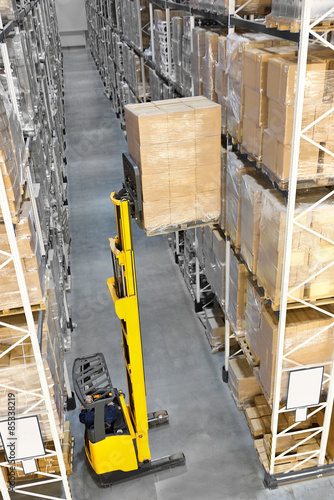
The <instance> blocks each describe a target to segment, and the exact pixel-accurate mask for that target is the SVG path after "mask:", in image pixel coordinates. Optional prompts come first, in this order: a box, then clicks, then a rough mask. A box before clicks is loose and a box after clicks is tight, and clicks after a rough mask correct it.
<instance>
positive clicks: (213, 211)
mask: <svg viewBox="0 0 334 500" xmlns="http://www.w3.org/2000/svg"><path fill="white" fill-rule="evenodd" d="M150 117H152V122H150ZM125 118H126V125H127V134H128V149H129V153H130V155H131V157H132V158H133V160H134V161H135V162H136V164H137V165H138V166H139V171H140V174H141V184H142V195H143V216H144V221H143V222H144V228H145V230H146V234H148V235H150V234H157V233H158V232H159V228H160V232H168V228H170V230H171V231H172V230H175V226H177V225H187V224H191V223H195V222H202V223H211V222H217V221H218V220H219V216H220V189H221V173H220V161H221V107H220V106H219V105H218V104H215V103H213V102H211V101H209V100H208V99H206V98H205V97H200V96H198V97H192V98H190V97H188V98H182V99H169V100H166V101H153V102H151V103H148V104H130V105H127V106H126V107H125ZM157 136H159V138H158V140H156V137H157Z"/></svg>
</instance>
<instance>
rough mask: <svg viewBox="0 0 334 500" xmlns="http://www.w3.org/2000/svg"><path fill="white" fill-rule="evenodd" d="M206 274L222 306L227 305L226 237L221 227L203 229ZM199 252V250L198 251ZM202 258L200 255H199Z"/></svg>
mask: <svg viewBox="0 0 334 500" xmlns="http://www.w3.org/2000/svg"><path fill="white" fill-rule="evenodd" d="M202 241H203V256H204V259H203V268H204V274H205V276H206V278H207V280H208V282H209V284H210V285H211V287H212V290H213V291H214V293H215V295H216V298H217V301H218V303H219V304H220V306H221V307H224V305H225V239H224V236H223V235H222V232H221V231H220V230H219V229H212V228H210V227H209V226H206V227H205V228H204V231H203V240H202ZM197 254H198V252H197ZM199 259H200V257H199Z"/></svg>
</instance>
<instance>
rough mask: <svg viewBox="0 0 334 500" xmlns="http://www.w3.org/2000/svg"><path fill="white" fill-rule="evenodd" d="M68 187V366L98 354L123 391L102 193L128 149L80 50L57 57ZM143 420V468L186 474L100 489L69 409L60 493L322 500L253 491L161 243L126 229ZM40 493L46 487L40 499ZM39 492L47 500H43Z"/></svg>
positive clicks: (210, 362)
mask: <svg viewBox="0 0 334 500" xmlns="http://www.w3.org/2000/svg"><path fill="white" fill-rule="evenodd" d="M64 62H65V100H66V117H67V122H66V123H67V128H66V132H67V137H66V141H67V146H68V149H67V159H68V165H69V168H68V174H69V175H68V177H69V203H70V226H71V236H72V246H71V264H72V276H73V289H72V293H71V296H70V303H71V307H72V317H73V320H74V321H75V322H76V323H77V325H78V327H77V329H76V330H75V332H74V334H73V348H72V352H71V353H69V354H67V363H68V366H69V368H70V370H71V366H72V362H73V360H74V359H75V358H76V357H78V356H81V355H83V354H90V353H93V352H98V351H103V352H104V354H105V357H106V360H107V362H108V365H109V370H110V373H111V377H112V380H113V383H114V385H115V386H116V387H118V388H119V389H124V391H125V392H126V383H125V373H124V365H123V358H122V351H121V346H120V344H121V334H120V326H119V321H118V318H117V317H116V315H115V312H114V307H113V304H112V301H111V298H110V296H109V295H108V292H107V287H106V280H107V278H109V277H110V276H111V275H112V266H111V258H110V250H109V245H108V238H109V237H110V236H114V235H115V234H116V227H115V216H114V207H113V205H112V203H111V202H110V200H109V195H110V192H111V191H112V190H114V189H117V188H119V187H120V186H121V182H122V163H121V153H122V152H123V151H126V149H127V145H126V141H125V140H124V137H123V134H122V132H121V130H120V127H119V124H118V122H117V120H116V118H115V116H114V115H113V112H112V109H111V103H110V101H109V100H108V99H107V98H106V97H105V96H104V95H103V85H102V83H101V80H100V77H99V74H98V72H97V71H96V68H95V65H94V63H93V60H92V58H91V57H90V54H89V52H88V51H86V50H84V49H71V50H67V51H65V52H64ZM133 233H134V246H135V256H136V269H137V282H138V293H139V301H140V315H141V326H142V337H143V350H144V359H145V373H146V385H147V404H148V410H149V411H153V410H157V409H161V408H162V409H167V410H168V412H169V415H170V423H169V425H167V426H165V427H162V428H161V429H155V430H152V431H150V447H151V452H152V458H158V457H160V456H164V455H167V454H170V453H174V452H179V451H183V452H184V453H185V455H186V460H187V462H186V466H184V467H181V468H178V469H174V470H173V471H165V472H161V473H157V474H154V475H150V476H146V477H142V478H139V479H135V480H132V481H128V482H126V483H122V484H118V485H116V486H113V487H112V488H111V489H110V488H109V489H99V488H98V487H97V486H96V485H95V484H94V482H93V480H92V478H91V476H90V474H89V470H88V467H87V464H86V461H85V456H84V450H83V427H82V425H81V424H80V423H79V421H78V410H76V411H75V412H72V413H69V414H68V416H67V418H68V420H70V422H71V429H72V432H73V434H74V436H75V439H76V445H75V458H74V473H73V475H72V476H70V484H71V489H72V494H73V498H74V499H75V500H88V499H91V498H95V497H97V496H98V497H99V500H104V499H113V498H114V499H118V500H155V499H157V500H179V499H185V500H187V499H189V500H190V499H192V500H202V499H203V498H208V499H210V500H218V499H219V500H221V499H224V500H230V499H234V500H236V499H237V500H254V499H260V500H262V499H267V498H269V499H275V500H276V499H279V500H283V499H284V500H285V499H289V500H290V499H291V500H292V499H303V500H304V499H312V500H317V499H319V500H320V499H327V498H333V497H334V489H333V485H334V479H332V478H322V479H316V480H312V481H308V482H304V483H299V484H293V485H289V486H284V487H281V488H280V489H278V490H275V491H269V490H266V489H265V488H264V487H263V484H262V479H263V469H262V466H261V465H260V462H259V460H258V456H257V454H256V452H255V450H254V447H253V441H252V439H251V437H250V433H249V430H248V427H247V424H246V420H245V417H244V415H243V413H242V412H239V411H238V410H237V408H236V406H235V404H234V403H233V401H232V399H231V396H230V394H229V392H228V388H227V386H226V385H225V384H224V383H223V382H222V380H221V366H222V365H223V364H224V359H223V353H219V354H211V352H210V348H209V345H208V343H207V340H206V338H205V335H204V331H203V328H202V326H201V324H200V322H199V321H198V319H197V317H196V315H195V313H194V312H193V305H192V301H191V299H190V296H189V294H188V291H187V289H186V287H185V284H184V282H183V279H182V277H181V274H180V272H179V270H178V267H177V266H176V265H175V264H174V261H173V258H172V253H171V251H170V249H169V247H168V244H167V239H166V237H159V236H156V237H153V238H147V237H145V235H144V233H143V231H141V230H139V229H138V227H137V226H136V225H134V226H133ZM49 492H50V493H51V487H50V489H49ZM50 493H49V494H50Z"/></svg>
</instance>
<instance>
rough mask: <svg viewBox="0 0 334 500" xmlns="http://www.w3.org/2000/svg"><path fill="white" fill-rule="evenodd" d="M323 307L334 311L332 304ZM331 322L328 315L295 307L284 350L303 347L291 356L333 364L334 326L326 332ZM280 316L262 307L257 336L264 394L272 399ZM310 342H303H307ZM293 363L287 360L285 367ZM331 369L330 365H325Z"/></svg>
mask: <svg viewBox="0 0 334 500" xmlns="http://www.w3.org/2000/svg"><path fill="white" fill-rule="evenodd" d="M324 309H325V310H327V311H328V312H329V313H331V314H333V312H334V308H333V306H324ZM331 323H332V318H331V317H329V316H328V315H327V314H324V313H320V312H319V311H316V310H314V309H296V310H292V311H288V314H287V325H286V330H285V345H284V351H285V352H289V351H292V350H293V349H294V348H295V347H297V346H300V347H299V348H298V349H297V350H296V351H295V352H294V353H292V354H291V355H290V356H289V359H292V360H293V361H296V362H297V363H298V362H300V363H302V364H303V365H305V364H310V365H312V364H320V365H321V364H323V363H327V362H329V363H331V362H332V360H333V353H334V342H333V327H331V328H329V329H327V330H325V331H323V332H322V333H320V332H321V330H322V329H324V328H325V327H326V326H329V325H330V324H331ZM277 334H278V319H277V316H276V315H275V314H274V313H273V311H272V310H271V309H270V308H269V307H265V306H264V307H263V309H262V318H261V324H260V329H259V334H258V338H257V349H258V354H259V357H260V370H259V381H260V384H261V388H262V389H263V390H264V394H265V396H266V398H267V400H268V401H269V400H270V399H271V398H272V396H273V386H274V374H275V362H276V352H277ZM306 341H308V342H307V343H305V344H304V345H302V344H303V343H304V342H306ZM289 367H291V365H290V364H289V363H288V362H287V361H286V362H284V363H283V368H289ZM325 372H328V367H327V368H325ZM287 384H288V372H283V378H282V398H284V397H285V396H286V393H287Z"/></svg>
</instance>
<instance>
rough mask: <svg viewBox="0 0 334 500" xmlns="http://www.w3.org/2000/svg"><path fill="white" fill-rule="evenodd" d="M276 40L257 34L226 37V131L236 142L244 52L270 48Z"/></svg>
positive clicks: (240, 116) (244, 76)
mask: <svg viewBox="0 0 334 500" xmlns="http://www.w3.org/2000/svg"><path fill="white" fill-rule="evenodd" d="M278 43H279V42H278V40H277V39H274V37H271V36H268V35H262V34H258V33H245V34H244V35H238V34H236V33H233V34H231V35H228V36H227V45H226V73H227V75H228V100H227V131H228V133H229V134H231V135H232V137H234V139H236V140H237V141H238V142H241V141H242V127H243V125H242V119H243V114H244V113H243V110H244V81H246V80H247V77H248V75H247V74H246V73H245V61H244V57H245V51H246V49H249V48H264V47H272V46H273V44H276V45H277V44H278Z"/></svg>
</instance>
